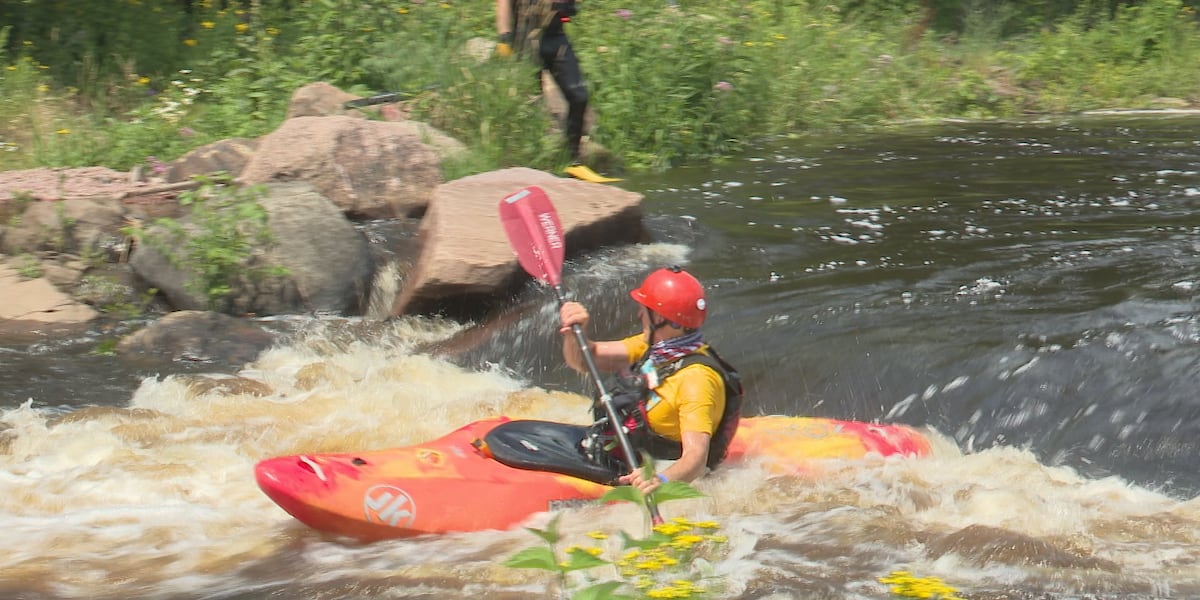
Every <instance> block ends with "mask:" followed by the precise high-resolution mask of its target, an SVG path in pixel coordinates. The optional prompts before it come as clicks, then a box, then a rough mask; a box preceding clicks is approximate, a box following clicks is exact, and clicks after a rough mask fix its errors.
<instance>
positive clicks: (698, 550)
mask: <svg viewBox="0 0 1200 600" xmlns="http://www.w3.org/2000/svg"><path fill="white" fill-rule="evenodd" d="M650 464H651V463H650V462H649V461H647V467H646V468H647V469H650V468H652V467H650V466H649V465H650ZM701 496H703V494H701V493H700V492H698V491H697V490H696V489H695V488H693V487H692V486H690V485H688V484H686V483H684V482H682V481H670V482H667V483H666V484H664V485H662V486H660V487H659V488H658V489H656V490H655V491H654V493H653V499H654V500H655V501H656V502H657V503H660V504H661V503H663V502H667V501H671V500H679V499H684V498H697V497H701ZM599 501H600V502H632V503H634V504H636V505H638V506H645V497H643V496H642V494H641V492H639V491H638V490H637V488H634V487H631V486H620V487H615V488H613V489H611V490H609V491H608V493H606V494H605V495H604V496H602V497H601V498H600V500H599ZM561 517H562V514H561V513H560V514H557V515H555V516H554V518H552V519H551V520H550V524H549V526H548V527H547V528H546V529H536V528H532V527H529V528H526V529H527V530H528V531H529V532H530V533H533V534H534V535H536V536H538V537H539V538H541V539H542V541H543V542H545V545H544V546H535V547H532V548H526V549H524V550H522V551H520V552H518V553H516V554H514V555H513V556H511V557H510V558H509V559H508V560H507V561H505V563H504V564H505V566H508V567H511V568H517V569H541V570H544V571H549V572H551V573H555V574H557V575H558V580H559V584H560V585H561V586H562V588H563V589H564V590H566V589H568V588H569V587H570V585H569V584H570V582H569V581H568V577H567V575H568V574H569V573H572V572H575V571H588V570H592V569H600V568H606V569H609V570H610V572H612V573H615V576H616V578H615V579H610V580H603V581H596V580H586V581H585V583H586V586H585V587H581V588H580V589H577V590H576V591H575V592H574V593H573V594H572V595H571V598H572V599H573V600H612V599H634V598H699V597H702V596H704V595H705V594H707V593H708V592H709V591H711V589H710V588H707V587H705V586H704V585H703V584H702V582H703V581H704V580H707V579H710V578H712V574H711V572H709V571H710V570H709V569H707V566H708V564H709V563H708V562H707V560H706V557H707V556H710V555H711V554H712V553H713V552H715V551H716V549H717V548H718V547H720V546H721V545H722V544H724V543H725V541H726V539H725V537H724V536H723V535H720V534H719V533H718V530H719V529H720V525H719V524H718V523H716V522H715V521H704V522H692V521H689V520H688V519H685V518H675V519H672V520H671V521H668V522H666V523H662V524H659V525H655V526H654V527H653V528H652V530H651V533H650V534H649V535H647V536H646V537H644V538H635V537H632V536H630V535H629V534H627V533H625V532H620V537H621V540H622V550H623V551H622V553H621V554H620V556H618V557H616V558H614V559H611V560H609V559H606V558H605V553H606V551H605V549H604V548H601V547H599V546H586V547H585V546H578V545H573V546H569V547H567V548H566V549H564V550H562V552H561V554H562V558H560V552H559V551H558V544H559V542H561V541H562V536H561V534H560V533H559V529H558V523H559V519H560V518H561ZM588 536H589V537H590V538H592V539H594V540H597V541H600V540H607V539H608V538H609V536H608V534H606V533H603V532H592V533H589V534H588ZM630 594H632V595H630Z"/></svg>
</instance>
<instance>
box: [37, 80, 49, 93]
mask: <svg viewBox="0 0 1200 600" xmlns="http://www.w3.org/2000/svg"><path fill="white" fill-rule="evenodd" d="M37 91H39V92H41V93H43V94H45V93H46V92H48V91H50V86H48V85H46V84H44V83H43V84H41V85H39V86H37Z"/></svg>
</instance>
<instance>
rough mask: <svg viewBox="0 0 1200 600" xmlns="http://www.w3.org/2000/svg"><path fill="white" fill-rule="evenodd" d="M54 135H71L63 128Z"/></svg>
mask: <svg viewBox="0 0 1200 600" xmlns="http://www.w3.org/2000/svg"><path fill="white" fill-rule="evenodd" d="M54 133H57V134H58V135H71V130H70V129H67V128H65V127H64V128H63V129H59V130H58V131H55V132H54Z"/></svg>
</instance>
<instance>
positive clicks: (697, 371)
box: [621, 334, 725, 442]
mask: <svg viewBox="0 0 1200 600" xmlns="http://www.w3.org/2000/svg"><path fill="white" fill-rule="evenodd" d="M621 342H622V343H623V344H625V354H626V355H627V356H628V357H629V364H633V363H634V362H636V361H637V360H638V359H640V358H642V356H643V355H645V354H646V348H647V344H646V338H645V337H643V336H642V335H641V334H637V335H632V336H629V337H627V338H625V339H623V340H621ZM646 409H647V410H646V417H647V419H648V420H649V423H650V428H651V429H653V430H654V432H655V433H657V434H659V435H661V436H663V437H665V438H668V439H671V440H675V441H677V442H678V441H681V440H682V439H683V432H684V431H701V432H704V433H707V434H709V435H712V434H714V433H715V432H716V429H717V424H718V423H720V422H721V413H723V412H724V411H725V382H724V380H722V379H721V375H720V374H718V373H717V372H716V371H714V370H712V369H710V368H708V367H706V366H704V365H701V364H691V365H688V366H686V367H684V368H682V369H680V370H679V371H677V372H676V373H675V374H673V375H671V376H670V377H667V378H666V379H665V380H663V381H660V382H659V385H658V387H656V388H654V389H653V390H652V393H651V394H650V398H649V399H648V400H647V401H646Z"/></svg>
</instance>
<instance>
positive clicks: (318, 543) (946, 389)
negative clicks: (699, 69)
mask: <svg viewBox="0 0 1200 600" xmlns="http://www.w3.org/2000/svg"><path fill="white" fill-rule="evenodd" d="M616 185H620V186H622V187H625V188H626V189H631V190H635V191H639V192H642V193H644V194H645V197H646V199H645V202H644V208H645V212H646V215H647V217H646V226H647V229H648V233H649V236H650V241H649V242H648V243H646V244H640V245H637V246H632V247H624V248H615V249H610V250H606V251H604V252H600V253H596V254H593V255H588V256H583V257H579V258H577V259H574V260H571V261H569V262H568V264H567V265H566V267H565V272H564V276H565V283H566V286H567V288H568V289H569V290H570V292H571V293H572V294H573V295H575V296H577V297H579V298H580V299H582V300H583V301H584V302H585V303H587V304H588V305H589V307H590V308H591V310H592V313H593V331H592V332H591V333H592V334H593V335H594V336H595V337H607V336H617V335H625V334H628V333H632V332H633V330H634V325H633V313H632V311H631V309H630V305H629V301H628V297H627V296H626V292H625V291H626V290H627V289H629V288H630V287H631V286H633V285H635V284H636V283H637V282H638V281H639V280H640V278H641V277H642V276H643V275H644V274H645V273H646V272H647V271H648V270H650V269H652V268H655V267H658V266H661V265H665V264H672V263H678V264H683V265H685V266H687V268H688V269H689V270H691V271H692V272H693V273H695V274H696V275H697V276H699V277H700V278H701V279H702V280H703V281H704V282H705V284H706V285H707V286H708V293H709V298H710V306H711V310H710V314H711V316H710V318H709V322H708V324H707V325H706V326H705V333H706V336H707V337H708V339H709V340H710V341H712V342H713V343H714V344H715V345H716V346H717V347H718V348H719V349H720V350H721V353H722V355H723V356H725V358H727V359H729V360H730V361H731V362H733V363H734V364H736V365H737V366H738V368H739V369H740V371H741V372H742V374H743V377H744V379H745V380H746V382H747V386H748V396H747V412H749V413H751V414H791V415H815V416H828V417H837V418H843V419H855V420H867V421H880V422H897V423H906V424H909V425H915V426H919V427H923V428H926V429H927V431H928V433H929V435H930V437H931V438H933V439H934V440H935V446H936V451H935V454H934V456H932V457H929V458H925V459H915V460H893V461H884V462H877V463H871V464H866V465H853V464H839V465H836V466H833V467H831V468H829V469H828V471H827V472H823V473H821V474H820V475H819V476H815V477H813V478H794V477H793V478H788V477H778V476H771V475H770V474H769V473H766V472H765V471H762V470H759V469H756V468H754V467H750V466H747V467H738V468H731V469H726V470H721V471H718V472H716V473H714V474H713V475H711V476H710V477H707V478H705V479H704V480H701V481H700V482H698V484H697V487H699V488H700V489H701V491H703V492H705V493H706V494H708V496H707V497H706V498H703V499H698V500H688V501H683V502H680V503H679V504H678V505H668V507H669V508H665V510H667V511H673V512H674V513H675V514H685V515H687V516H688V517H691V518H704V519H713V520H716V521H718V522H719V523H720V524H721V527H722V532H723V534H724V535H726V536H727V538H728V542H727V543H726V544H724V545H723V546H721V547H720V548H718V549H717V550H715V551H714V552H713V553H712V554H711V555H710V556H708V557H707V560H708V561H709V562H707V563H704V564H705V565H706V567H705V568H707V569H708V573H709V575H711V576H712V578H711V579H709V580H706V581H708V582H709V583H707V584H706V585H708V586H709V587H710V589H712V590H713V593H712V595H713V596H715V597H721V598H762V599H768V598H769V599H785V598H830V599H833V598H888V597H890V596H889V594H888V588H887V586H886V585H884V584H882V583H880V582H879V578H881V577H885V576H887V575H888V574H889V573H891V572H893V571H909V572H911V573H913V575H914V576H916V577H938V578H940V579H941V580H942V581H943V582H945V583H946V584H949V585H951V586H953V587H954V588H956V589H957V590H958V595H959V596H960V597H964V598H976V599H985V598H986V599H990V598H995V599H1000V598H1010V599H1016V598H1030V599H1032V598H1047V599H1069V598H1196V597H1200V503H1198V502H1197V501H1196V500H1195V497H1196V496H1197V495H1198V494H1200V471H1198V469H1197V468H1196V465H1197V464H1200V394H1198V393H1197V390H1198V389H1200V302H1198V300H1200V116H1198V115H1184V114H1153V115H1150V114H1134V113H1123V114H1118V115H1095V116H1079V117H1071V118H1047V119H1041V120H1028V121H1017V122H1003V123H992V122H989V123H951V124H937V125H914V126H910V127H905V128H903V129H900V130H894V131H888V132H881V133H874V134H858V135H846V136H838V137H836V138H799V139H785V140H777V141H772V142H769V143H765V144H763V145H761V146H759V147H756V148H754V149H753V150H751V151H749V152H747V153H746V154H745V155H744V156H741V157H739V158H737V159H735V160H731V161H728V162H727V163H724V164H720V165H717V166H704V167H683V168H677V169H673V170H671V171H670V172H668V173H665V174H655V175H645V176H640V175H639V176H635V177H633V178H631V179H629V180H627V181H625V182H623V183H619V184H616ZM523 302H524V304H525V306H527V307H530V308H532V310H527V311H526V313H525V314H524V316H522V317H520V318H518V319H516V320H508V321H502V322H501V324H493V325H486V326H483V327H482V329H483V335H482V336H481V337H482V338H483V339H484V340H485V341H484V342H483V343H482V344H481V345H478V346H476V347H473V348H471V349H470V350H468V351H466V352H463V353H459V354H456V355H452V356H447V355H445V354H442V353H434V352H430V351H428V350H426V349H427V348H430V347H435V346H439V345H442V344H444V343H446V342H450V345H454V344H453V342H454V340H456V339H461V338H462V334H464V333H477V332H470V331H466V332H464V326H462V325H459V324H455V323H448V322H444V321H439V320H436V319H430V318H406V319H401V320H396V321H387V322H384V321H380V320H377V319H370V318H368V319H364V320H361V321H357V320H356V321H357V322H346V321H345V320H341V319H324V320H307V319H289V320H284V321H275V322H271V323H264V326H269V327H273V328H275V329H285V330H286V331H288V332H289V333H291V334H292V335H288V336H287V337H286V338H284V339H285V340H286V341H285V342H284V343H281V344H280V345H279V346H278V347H276V348H273V349H271V350H269V351H267V352H264V353H263V354H262V355H260V356H259V357H258V358H257V359H256V360H255V361H253V362H252V363H249V364H245V365H219V364H212V365H199V366H197V365H186V366H179V365H173V364H169V363H168V364H156V365H150V366H147V365H145V364H142V365H131V364H128V363H125V362H123V361H122V360H121V359H118V358H105V357H96V356H92V355H90V354H88V351H89V350H90V349H91V348H92V347H94V345H95V343H96V341H97V340H98V339H100V338H102V337H104V334H103V333H100V332H94V333H92V334H89V335H87V336H84V337H80V338H74V339H71V340H65V341H52V342H47V341H39V342H37V343H34V344H29V343H26V342H21V341H17V340H13V341H10V342H8V343H5V344H4V345H3V346H2V347H0V369H2V372H0V429H2V431H0V515H3V517H4V523H5V526H4V527H2V528H0V548H2V549H3V551H2V552H0V597H4V598H21V599H59V598H114V599H115V598H138V599H142V598H145V599H151V598H164V599H167V598H169V599H176V598H178V599H202V598H203V599H246V600H249V599H268V598H321V599H348V598H368V597H369V598H529V597H552V596H551V595H550V594H549V593H547V592H545V591H544V590H546V588H547V586H550V587H551V589H554V586H555V585H556V584H555V582H554V581H553V580H552V579H551V578H549V577H543V576H540V574H539V573H538V572H531V571H515V570H512V569H508V568H505V567H503V566H502V565H501V563H502V562H503V560H504V558H506V557H507V556H509V555H511V554H512V553H513V552H515V551H516V550H518V549H520V548H522V547H526V546H532V545H534V542H535V541H536V538H534V537H533V536H531V535H530V534H529V533H528V532H525V531H522V530H516V531H508V532H480V533H472V534H455V535H447V536H440V537H435V538H434V537H431V538H420V539H414V540H397V541H389V542H381V543H376V544H370V545H358V544H350V543H346V542H344V541H340V540H334V539H329V538H325V537H322V536H320V535H318V534H316V533H314V532H312V531H310V530H308V529H306V528H304V527H303V526H302V525H300V524H298V523H296V522H295V521H294V520H293V519H291V518H290V517H289V516H288V515H287V514H286V513H284V512H282V511H281V510H279V509H278V508H277V507H275V505H274V504H272V503H271V502H270V501H269V500H267V499H266V498H265V497H264V496H263V495H262V494H261V492H259V491H258V489H257V487H256V486H255V484H254V481H253V476H252V472H251V470H252V467H253V465H254V463H255V462H256V461H258V460H261V459H263V458H267V457H270V456H276V455H281V454H293V453H300V452H324V451H342V450H355V449H370V448H384V447H393V446H402V445H410V444H414V443H419V442H421V441H424V440H427V439H431V438H433V437H436V436H439V435H441V434H442V433H445V432H447V431H449V430H450V429H453V428H455V427H457V426H459V425H461V424H463V423H465V422H467V421H469V420H473V419H476V418H480V417H483V416H488V415H491V414H499V413H503V414H510V415H513V416H518V417H534V418H547V419H551V420H571V421H578V420H580V419H581V418H583V417H584V416H585V413H586V408H585V406H586V402H585V401H584V400H583V399H582V398H577V400H578V401H577V402H570V401H568V402H564V401H563V400H562V396H563V395H562V394H561V393H559V392H561V391H567V392H578V391H582V390H584V388H585V386H584V382H583V380H582V379H580V378H579V377H577V376H575V375H573V374H569V373H568V372H567V371H566V370H565V368H564V367H562V365H561V362H560V358H559V355H558V346H557V343H556V340H557V334H556V333H555V331H554V329H555V328H554V319H555V317H554V314H555V303H554V298H553V296H552V295H551V294H550V293H548V292H547V291H546V290H544V289H539V288H536V287H531V288H530V289H529V290H528V292H527V293H526V295H525V296H524V297H523ZM234 376H237V377H240V378H242V379H250V380H254V381H255V382H258V383H260V384H264V385H266V386H268V387H269V389H271V390H272V391H273V393H272V394H270V395H267V396H261V395H258V394H249V393H241V392H239V390H241V389H244V388H243V387H241V386H237V385H221V383H222V382H226V383H228V382H230V381H237V379H235V378H234ZM198 380H205V381H208V382H209V383H210V385H203V386H197V385H195V383H196V382H197V381H198ZM214 382H215V383H214ZM258 389H261V387H260V388H258ZM543 517H544V516H543ZM539 518H540V520H535V522H534V523H533V524H534V525H535V526H541V525H540V524H544V523H545V522H546V519H545V518H541V517H539ZM642 526H643V525H642V521H641V516H640V515H639V514H637V513H636V511H634V510H633V509H631V508H629V507H628V505H614V506H608V507H593V508H588V509H581V510H579V511H576V512H573V511H568V512H567V513H565V515H564V517H563V518H562V523H561V527H562V528H563V530H564V532H565V533H566V534H567V535H576V536H579V535H583V534H584V533H585V532H589V531H593V530H597V529H599V530H605V531H610V532H615V531H617V530H630V531H632V530H637V529H639V528H641V527H642ZM601 579H603V576H601Z"/></svg>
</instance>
